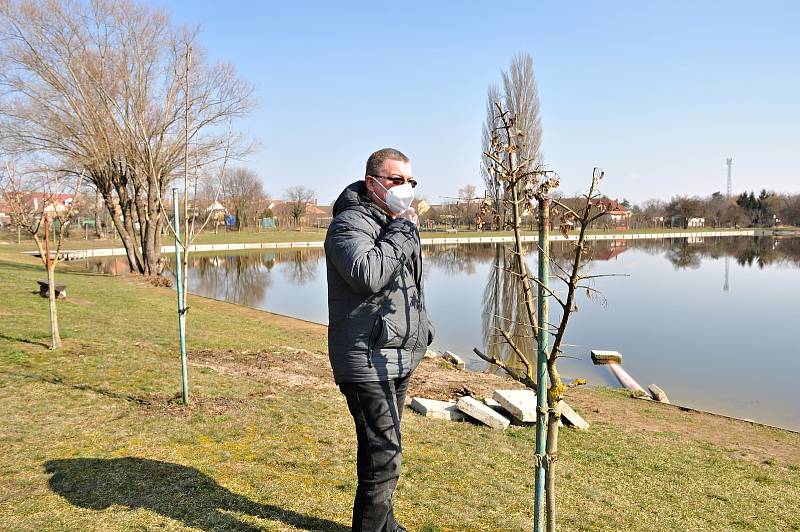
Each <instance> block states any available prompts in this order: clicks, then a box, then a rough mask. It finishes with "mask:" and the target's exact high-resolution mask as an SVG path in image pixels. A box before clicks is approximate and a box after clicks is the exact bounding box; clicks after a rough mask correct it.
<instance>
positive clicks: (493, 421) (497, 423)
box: [456, 396, 511, 430]
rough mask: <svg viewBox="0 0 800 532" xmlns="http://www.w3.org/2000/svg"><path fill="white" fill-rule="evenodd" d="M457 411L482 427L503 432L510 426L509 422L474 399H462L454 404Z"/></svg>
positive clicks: (467, 397)
mask: <svg viewBox="0 0 800 532" xmlns="http://www.w3.org/2000/svg"><path fill="white" fill-rule="evenodd" d="M456 406H457V407H458V409H459V410H461V411H462V412H464V413H465V414H467V415H468V416H470V417H472V418H475V419H477V420H478V421H480V422H481V423H483V424H484V425H487V426H489V427H491V428H493V429H498V430H503V429H505V428H507V427H508V426H509V425H510V424H511V420H510V419H508V418H507V417H505V416H502V415H500V414H498V413H497V412H495V411H494V410H492V409H491V407H488V406H486V405H485V404H483V403H481V402H480V401H478V400H477V399H475V398H474V397H469V396H466V397H462V398H461V399H459V400H458V403H456Z"/></svg>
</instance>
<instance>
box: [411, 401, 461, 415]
mask: <svg viewBox="0 0 800 532" xmlns="http://www.w3.org/2000/svg"><path fill="white" fill-rule="evenodd" d="M411 410H413V411H414V412H418V413H420V414H422V415H423V416H425V417H432V418H434V419H445V420H447V421H463V420H464V413H463V412H461V411H460V410H459V409H458V408H456V404H455V403H454V402H452V401H437V400H436V399H424V398H422V397H414V398H413V399H412V400H411Z"/></svg>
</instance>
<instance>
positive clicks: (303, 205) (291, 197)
mask: <svg viewBox="0 0 800 532" xmlns="http://www.w3.org/2000/svg"><path fill="white" fill-rule="evenodd" d="M316 197H317V193H316V192H314V191H313V190H311V189H310V188H306V187H304V186H302V185H296V186H293V187H289V188H287V189H286V200H287V202H288V203H289V209H290V211H289V212H290V214H291V216H292V220H294V223H295V225H296V226H298V227H300V225H301V223H302V219H303V216H305V214H306V210H307V209H308V204H309V203H311V202H313V201H314V200H315V199H316Z"/></svg>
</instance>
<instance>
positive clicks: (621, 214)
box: [593, 197, 631, 224]
mask: <svg viewBox="0 0 800 532" xmlns="http://www.w3.org/2000/svg"><path fill="white" fill-rule="evenodd" d="M593 204H594V205H596V206H599V207H601V208H602V209H603V210H604V211H605V213H606V220H607V221H609V222H610V223H612V224H620V223H626V222H627V221H628V218H630V217H631V211H630V209H628V208H627V207H625V206H624V205H623V204H621V203H620V202H618V201H617V200H612V199H609V198H606V197H603V198H599V199H596V200H594V201H593Z"/></svg>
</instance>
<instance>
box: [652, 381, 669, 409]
mask: <svg viewBox="0 0 800 532" xmlns="http://www.w3.org/2000/svg"><path fill="white" fill-rule="evenodd" d="M647 390H648V391H649V392H650V395H651V396H652V397H653V399H655V400H656V401H658V402H660V403H667V404H668V405H670V404H672V403H670V402H669V397H667V394H666V392H665V391H664V390H662V389H661V388H660V387H659V386H658V385H656V384H651V385H650V386H648V387H647Z"/></svg>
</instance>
